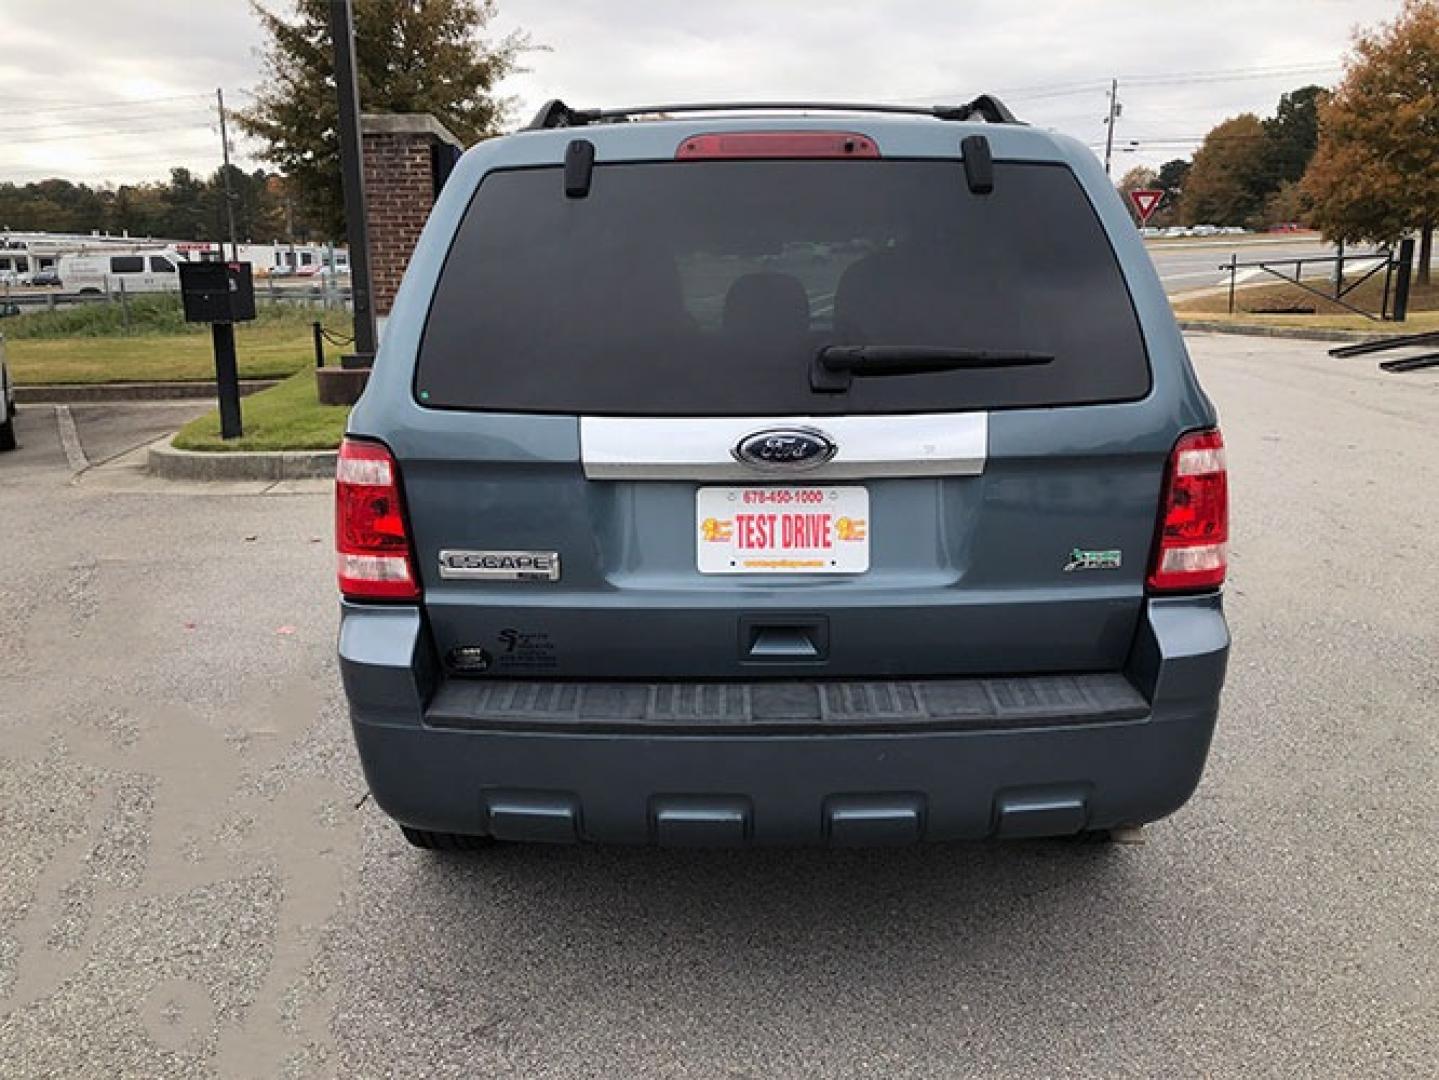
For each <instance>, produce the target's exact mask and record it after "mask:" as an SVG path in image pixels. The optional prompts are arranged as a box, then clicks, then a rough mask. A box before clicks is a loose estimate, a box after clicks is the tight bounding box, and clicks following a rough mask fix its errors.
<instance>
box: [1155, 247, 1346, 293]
mask: <svg viewBox="0 0 1439 1080" xmlns="http://www.w3.org/2000/svg"><path fill="white" fill-rule="evenodd" d="M1145 246H1146V247H1147V248H1148V249H1149V257H1150V258H1151V259H1153V260H1154V267H1155V269H1156V270H1158V271H1159V279H1160V280H1161V281H1162V282H1164V291H1165V292H1167V293H1170V294H1171V295H1173V294H1174V293H1180V292H1185V291H1186V290H1189V289H1203V288H1208V287H1213V286H1216V285H1220V284H1222V283H1224V282H1225V281H1226V280H1227V278H1226V275H1225V272H1224V271H1221V270H1220V269H1219V266H1220V264H1221V263H1227V262H1228V261H1229V257H1230V256H1231V255H1238V256H1239V261H1240V262H1242V263H1243V262H1256V261H1258V260H1260V259H1266V260H1272V261H1274V262H1280V261H1282V260H1284V259H1289V260H1293V259H1316V258H1332V257H1333V255H1334V248H1333V247H1332V246H1331V245H1328V244H1323V243H1320V242H1318V241H1316V240H1315V239H1314V238H1313V237H1306V238H1303V239H1299V240H1286V239H1282V238H1278V239H1276V238H1269V237H1262V238H1255V239H1244V240H1233V239H1226V238H1224V237H1215V238H1214V239H1212V240H1202V241H1199V240H1185V241H1172V242H1162V243H1154V242H1150V243H1148V244H1146V245H1145ZM1372 250H1373V249H1372V248H1371V247H1368V246H1364V247H1359V248H1354V249H1351V251H1350V254H1352V255H1353V256H1354V257H1355V258H1358V257H1360V256H1361V255H1363V254H1367V253H1369V252H1370V251H1372ZM1291 269H1292V263H1291ZM1286 272H1289V271H1288V270H1286ZM1328 272H1330V273H1332V270H1330V271H1328ZM1325 273H1326V270H1325V269H1324V268H1319V267H1316V268H1314V269H1312V270H1309V271H1307V272H1306V273H1305V277H1306V278H1309V277H1311V276H1312V277H1319V278H1322V277H1324V276H1325Z"/></svg>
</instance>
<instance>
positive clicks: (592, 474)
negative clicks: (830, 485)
mask: <svg viewBox="0 0 1439 1080" xmlns="http://www.w3.org/2000/svg"><path fill="white" fill-rule="evenodd" d="M791 427H805V428H813V429H816V430H818V431H820V432H822V433H823V434H824V435H826V436H827V437H828V438H829V439H831V440H832V441H833V442H834V443H835V444H836V445H837V446H838V447H839V451H838V453H836V454H835V455H834V457H833V458H832V459H830V460H829V461H827V462H825V463H824V464H823V465H819V466H816V467H814V468H808V469H795V470H793V471H789V470H780V469H776V468H764V469H761V468H757V467H755V466H753V465H747V464H745V463H743V462H740V461H736V460H735V458H734V454H733V450H734V447H735V445H736V444H737V443H738V442H739V441H740V440H741V439H743V438H745V437H746V436H748V435H753V434H754V433H755V432H758V431H763V430H766V429H770V428H791ZM988 448H989V414H988V413H984V412H969V413H923V414H905V415H900V416H823V417H817V416H759V417H734V416H705V417H668V416H666V417H651V416H582V417H580V461H581V463H582V465H583V466H584V470H585V476H587V477H588V478H589V479H591V480H751V481H754V482H756V483H759V482H768V483H771V484H772V483H775V482H777V481H783V480H786V479H789V478H790V477H793V479H794V481H795V483H805V484H808V483H814V482H817V481H823V480H863V479H867V478H869V477H896V476H978V475H980V474H981V473H983V472H984V463H985V458H986V455H987V453H988Z"/></svg>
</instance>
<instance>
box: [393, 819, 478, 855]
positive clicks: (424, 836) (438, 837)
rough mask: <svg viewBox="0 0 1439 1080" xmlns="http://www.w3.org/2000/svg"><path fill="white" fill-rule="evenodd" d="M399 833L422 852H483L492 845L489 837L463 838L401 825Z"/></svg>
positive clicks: (458, 835)
mask: <svg viewBox="0 0 1439 1080" xmlns="http://www.w3.org/2000/svg"><path fill="white" fill-rule="evenodd" d="M400 832H402V833H404V834H405V839H406V840H408V841H409V842H410V843H411V844H413V845H414V846H415V847H417V848H421V849H422V850H424V851H483V850H484V849H485V848H487V847H490V846H492V845H493V844H494V842H495V841H494V838H493V837H489V836H464V835H461V834H460V833H445V832H429V831H427V830H425V829H412V828H410V827H409V826H408V825H401V826H400Z"/></svg>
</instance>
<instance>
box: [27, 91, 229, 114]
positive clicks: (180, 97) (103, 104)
mask: <svg viewBox="0 0 1439 1080" xmlns="http://www.w3.org/2000/svg"><path fill="white" fill-rule="evenodd" d="M209 96H210V95H208V94H173V95H170V96H167V97H153V98H123V99H116V100H114V101H96V102H90V103H87V104H79V103H76V104H70V105H61V106H58V107H55V108H45V107H40V108H32V109H28V110H27V112H29V113H32V114H33V113H43V114H49V113H59V112H65V113H68V112H82V111H93V110H96V109H128V108H130V107H131V106H133V105H158V104H161V103H162V102H166V101H193V100H196V99H198V98H208V97H209ZM4 100H7V101H16V102H19V103H20V104H22V105H24V104H27V103H28V102H31V101H36V100H42V99H37V98H12V97H7V98H5V99H4ZM43 100H49V99H48V98H47V99H43Z"/></svg>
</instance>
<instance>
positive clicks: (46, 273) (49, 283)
mask: <svg viewBox="0 0 1439 1080" xmlns="http://www.w3.org/2000/svg"><path fill="white" fill-rule="evenodd" d="M30 284H31V285H35V286H37V287H39V286H43V287H46V288H57V287H59V286H60V285H61V284H62V282H61V280H60V271H59V270H58V269H56V268H54V267H47V268H46V269H44V270H36V271H35V273H34V274H32V275H31V277H30Z"/></svg>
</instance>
